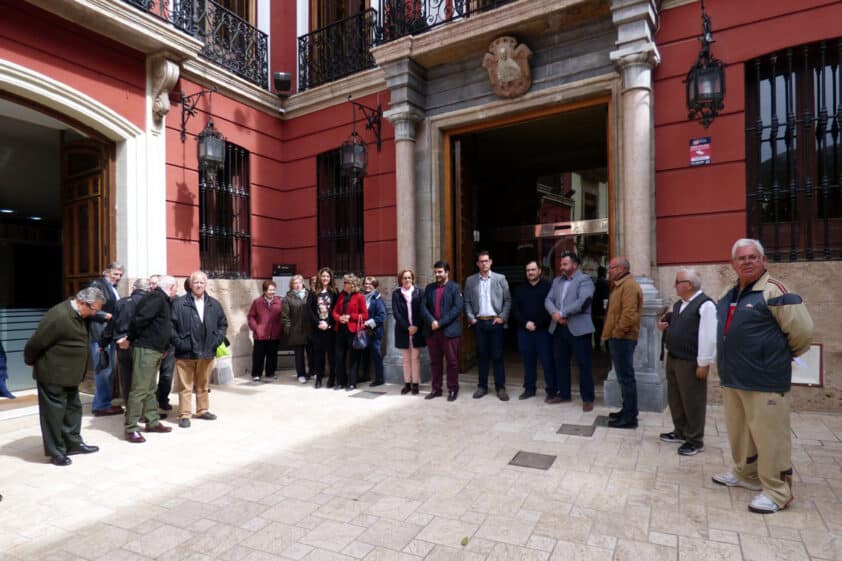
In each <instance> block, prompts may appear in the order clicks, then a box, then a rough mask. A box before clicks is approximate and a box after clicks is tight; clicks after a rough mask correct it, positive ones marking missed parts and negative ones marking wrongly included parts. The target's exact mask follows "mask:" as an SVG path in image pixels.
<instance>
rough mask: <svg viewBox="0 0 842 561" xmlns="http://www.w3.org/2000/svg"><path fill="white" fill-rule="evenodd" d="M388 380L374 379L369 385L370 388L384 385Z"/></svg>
mask: <svg viewBox="0 0 842 561" xmlns="http://www.w3.org/2000/svg"><path fill="white" fill-rule="evenodd" d="M385 383H386V382H378V381H377V380H375V381H373V382H372V383H370V384H369V385H368V387H369V388H376V387H377V386H382V385H383V384H385Z"/></svg>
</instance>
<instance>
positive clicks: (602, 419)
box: [593, 415, 609, 427]
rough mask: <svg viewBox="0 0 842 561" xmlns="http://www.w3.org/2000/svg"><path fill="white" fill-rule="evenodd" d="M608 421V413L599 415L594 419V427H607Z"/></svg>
mask: <svg viewBox="0 0 842 561" xmlns="http://www.w3.org/2000/svg"><path fill="white" fill-rule="evenodd" d="M608 421H609V419H608V415H600V416H599V417H597V418H596V419H595V420H594V422H593V424H594V426H595V427H607V426H608Z"/></svg>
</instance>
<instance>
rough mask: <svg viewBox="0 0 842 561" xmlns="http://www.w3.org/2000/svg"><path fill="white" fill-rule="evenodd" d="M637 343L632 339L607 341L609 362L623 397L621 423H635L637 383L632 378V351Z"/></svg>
mask: <svg viewBox="0 0 842 561" xmlns="http://www.w3.org/2000/svg"><path fill="white" fill-rule="evenodd" d="M635 347H637V341H636V340H633V339H609V340H608V350H609V352H610V353H611V362H612V363H613V365H614V372H615V373H616V374H617V383H618V384H620V393H621V394H622V396H623V410H622V412H621V417H622V420H623V421H637V413H638V411H637V382H636V381H635V378H634V349H635Z"/></svg>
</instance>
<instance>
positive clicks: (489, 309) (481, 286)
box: [465, 251, 512, 401]
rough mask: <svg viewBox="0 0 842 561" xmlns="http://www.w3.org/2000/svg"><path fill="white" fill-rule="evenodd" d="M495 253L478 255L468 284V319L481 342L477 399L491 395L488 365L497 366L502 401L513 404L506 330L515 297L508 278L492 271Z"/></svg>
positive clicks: (485, 252) (478, 345) (496, 387)
mask: <svg viewBox="0 0 842 561" xmlns="http://www.w3.org/2000/svg"><path fill="white" fill-rule="evenodd" d="M491 263H492V262H491V254H490V253H488V252H487V251H481V252H479V254H478V255H477V269H479V272H478V273H475V274H473V275H471V276H469V277H468V278H467V280H466V281H465V316H466V317H467V319H468V326H469V327H470V328H471V329H473V330H474V337H475V339H476V342H477V362H478V364H477V371H478V374H479V382H478V384H477V391H476V392H474V399H479V398H481V397H483V396H485V394H487V393H488V366H489V363H491V364H492V365H493V367H494V390H495V391H496V392H497V397H498V398H500V401H509V394H508V393H506V370H505V367H504V366H503V335H504V333H503V330H504V329H505V327H506V322H507V321H509V312H511V309H512V296H511V293H510V292H509V283H508V281H506V277H505V275H501V274H499V273H495V272H494V271H492V270H491Z"/></svg>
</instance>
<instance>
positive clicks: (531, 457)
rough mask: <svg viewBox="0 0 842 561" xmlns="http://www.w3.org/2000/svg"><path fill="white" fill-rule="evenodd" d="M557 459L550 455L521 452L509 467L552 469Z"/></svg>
mask: <svg viewBox="0 0 842 561" xmlns="http://www.w3.org/2000/svg"><path fill="white" fill-rule="evenodd" d="M555 459H556V457H555V456H550V455H549V454H536V453H535V452H524V451H523V450H521V451H520V452H518V453H517V454H515V457H514V458H512V461H511V462H509V465H510V466H520V467H527V468H535V469H550V466H551V465H553V462H554V461H555Z"/></svg>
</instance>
